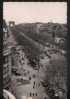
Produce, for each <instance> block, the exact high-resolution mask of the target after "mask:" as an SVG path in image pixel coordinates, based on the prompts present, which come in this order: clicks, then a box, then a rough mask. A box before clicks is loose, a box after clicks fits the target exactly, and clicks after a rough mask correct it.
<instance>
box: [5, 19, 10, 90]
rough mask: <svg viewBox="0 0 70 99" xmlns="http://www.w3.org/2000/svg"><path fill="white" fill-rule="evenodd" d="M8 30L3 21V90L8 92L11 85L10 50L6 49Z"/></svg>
mask: <svg viewBox="0 0 70 99" xmlns="http://www.w3.org/2000/svg"><path fill="white" fill-rule="evenodd" d="M8 38H9V35H8V30H7V25H6V22H5V20H4V21H3V88H4V89H7V90H9V88H10V85H11V50H10V48H8Z"/></svg>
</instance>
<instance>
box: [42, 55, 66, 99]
mask: <svg viewBox="0 0 70 99" xmlns="http://www.w3.org/2000/svg"><path fill="white" fill-rule="evenodd" d="M45 74H46V76H45V79H44V82H43V85H44V86H45V90H46V93H47V94H48V95H49V96H50V97H51V98H53V96H54V94H53V93H55V92H56V91H57V93H59V90H61V91H62V93H63V96H65V95H66V91H67V89H66V80H67V62H66V58H65V57H64V56H61V55H58V56H57V55H54V56H53V57H52V58H51V60H50V64H49V65H48V66H46V72H45ZM59 99H60V98H59ZM64 99H66V98H64Z"/></svg>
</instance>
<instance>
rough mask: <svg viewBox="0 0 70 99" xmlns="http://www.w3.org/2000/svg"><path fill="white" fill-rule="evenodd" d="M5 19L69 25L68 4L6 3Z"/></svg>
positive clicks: (17, 21) (4, 9) (4, 5)
mask: <svg viewBox="0 0 70 99" xmlns="http://www.w3.org/2000/svg"><path fill="white" fill-rule="evenodd" d="M3 18H4V19H6V21H10V20H14V21H15V22H16V24H18V23H23V22H49V21H52V22H56V23H67V3H66V2H55V3H54V2H4V3H3Z"/></svg>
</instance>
